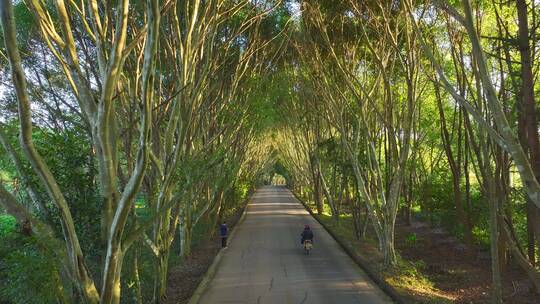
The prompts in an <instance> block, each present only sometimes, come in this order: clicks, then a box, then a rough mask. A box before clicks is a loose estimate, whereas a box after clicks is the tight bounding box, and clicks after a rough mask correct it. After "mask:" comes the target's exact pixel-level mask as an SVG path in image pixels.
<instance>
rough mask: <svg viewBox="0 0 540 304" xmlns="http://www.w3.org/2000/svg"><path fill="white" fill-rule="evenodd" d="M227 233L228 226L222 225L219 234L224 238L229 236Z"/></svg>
mask: <svg viewBox="0 0 540 304" xmlns="http://www.w3.org/2000/svg"><path fill="white" fill-rule="evenodd" d="M227 232H228V229H227V225H226V224H221V225H219V234H220V235H221V236H222V237H224V236H227Z"/></svg>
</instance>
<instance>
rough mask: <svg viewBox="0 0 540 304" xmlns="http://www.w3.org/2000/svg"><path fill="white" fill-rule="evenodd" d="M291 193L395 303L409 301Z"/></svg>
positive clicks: (403, 303) (401, 303)
mask: <svg viewBox="0 0 540 304" xmlns="http://www.w3.org/2000/svg"><path fill="white" fill-rule="evenodd" d="M289 190H290V191H291V193H292V194H293V195H294V197H295V198H296V200H298V201H299V202H300V203H301V204H302V206H304V208H305V209H306V210H307V211H308V212H309V214H310V215H311V216H312V217H313V218H314V219H315V220H316V221H317V222H319V224H321V226H322V227H323V228H324V230H326V232H328V234H330V236H331V237H332V238H333V239H334V240H335V241H336V242H337V243H338V245H339V246H340V247H341V249H342V250H343V251H345V253H346V254H347V255H348V256H349V257H350V258H351V259H352V260H353V261H354V263H355V264H356V265H358V267H360V269H362V271H364V272H365V273H366V274H367V276H368V277H369V278H370V279H371V281H373V283H375V284H376V285H377V286H378V287H379V288H380V289H381V290H382V291H383V292H384V293H385V294H386V295H388V296H389V297H390V299H392V301H394V302H395V303H398V304H405V303H407V302H406V301H405V299H404V298H403V296H402V295H400V294H399V292H398V291H397V290H396V289H395V288H394V287H393V286H392V285H390V284H388V283H386V281H385V280H383V279H382V278H381V277H380V276H379V275H377V272H376V271H375V270H374V269H373V268H372V267H371V266H369V262H368V261H366V260H365V259H363V258H362V257H361V256H359V255H357V254H356V253H355V252H354V250H353V249H352V248H351V247H350V246H349V245H348V244H347V243H346V242H345V241H343V240H342V239H341V238H340V237H339V236H338V235H336V234H335V233H334V232H333V231H332V229H330V228H329V227H328V226H327V225H326V224H325V223H324V222H323V221H321V220H320V219H319V218H318V217H317V216H316V215H315V214H314V213H313V211H312V210H311V208H309V206H308V205H307V204H306V203H305V202H304V200H303V199H301V198H300V197H299V196H298V195H297V194H296V192H294V191H292V190H291V189H289Z"/></svg>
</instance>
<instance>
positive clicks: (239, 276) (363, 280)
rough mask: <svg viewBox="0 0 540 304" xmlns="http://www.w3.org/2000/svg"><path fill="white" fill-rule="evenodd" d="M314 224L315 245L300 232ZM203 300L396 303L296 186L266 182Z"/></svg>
mask: <svg viewBox="0 0 540 304" xmlns="http://www.w3.org/2000/svg"><path fill="white" fill-rule="evenodd" d="M305 224H309V225H310V226H311V227H312V229H313V231H314V234H315V238H314V247H313V250H312V251H311V254H310V255H305V254H304V252H303V250H302V247H301V245H300V233H301V232H302V229H303V227H304V225H305ZM236 229H238V231H237V232H236V235H235V236H234V238H233V239H232V240H231V242H230V244H229V248H227V249H225V250H226V251H225V252H224V255H223V259H222V261H221V263H220V265H219V267H218V270H217V272H216V274H215V277H214V278H213V280H212V281H211V282H210V283H209V285H208V287H207V289H206V291H205V292H204V294H203V295H202V297H201V300H200V302H199V303H204V304H215V303H236V304H240V303H276V304H289V303H290V304H293V303H294V304H299V303H304V304H307V303H325V304H326V303H346V304H347V303H363V304H370V303H392V301H391V300H390V298H389V297H388V296H386V295H385V294H384V293H383V292H382V291H381V290H380V289H379V288H378V287H377V286H376V285H375V284H374V283H373V282H372V281H370V279H369V278H368V277H367V275H366V274H365V273H364V272H363V271H362V270H361V269H360V268H359V267H358V266H357V265H356V264H355V263H354V262H353V261H352V260H351V259H350V258H349V256H347V255H346V254H345V253H344V252H343V251H342V250H341V248H340V247H339V245H338V244H337V243H336V242H335V241H334V240H333V239H332V237H331V236H330V235H329V234H328V233H327V232H326V231H325V230H324V228H322V226H321V225H320V224H319V223H318V222H317V221H316V220H315V219H314V218H313V217H312V216H311V215H310V214H309V213H308V212H307V211H306V210H305V209H304V207H303V206H302V205H301V204H300V203H299V202H298V201H297V200H296V198H295V197H294V196H293V195H292V194H291V192H290V191H289V190H288V189H286V188H284V187H280V186H266V187H263V188H261V189H259V190H258V191H257V192H256V193H255V194H254V195H253V197H252V199H251V201H250V203H249V205H248V209H247V214H246V218H245V220H244V222H243V223H241V224H240V225H239V226H238V227H237V228H236Z"/></svg>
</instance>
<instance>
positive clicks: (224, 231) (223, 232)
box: [219, 221, 229, 248]
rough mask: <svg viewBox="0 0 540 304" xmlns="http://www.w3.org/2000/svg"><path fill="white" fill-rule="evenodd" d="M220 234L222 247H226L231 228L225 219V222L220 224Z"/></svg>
mask: <svg viewBox="0 0 540 304" xmlns="http://www.w3.org/2000/svg"><path fill="white" fill-rule="evenodd" d="M219 234H220V235H221V247H222V248H226V247H227V236H228V235H229V229H228V228H227V223H226V222H225V221H223V223H222V224H221V225H219Z"/></svg>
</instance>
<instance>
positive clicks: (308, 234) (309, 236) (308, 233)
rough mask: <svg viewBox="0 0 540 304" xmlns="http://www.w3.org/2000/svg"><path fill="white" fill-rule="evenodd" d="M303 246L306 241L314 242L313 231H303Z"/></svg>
mask: <svg viewBox="0 0 540 304" xmlns="http://www.w3.org/2000/svg"><path fill="white" fill-rule="evenodd" d="M301 236H302V244H303V243H304V241H305V240H310V241H312V242H313V231H311V229H304V231H302V234H301Z"/></svg>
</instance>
